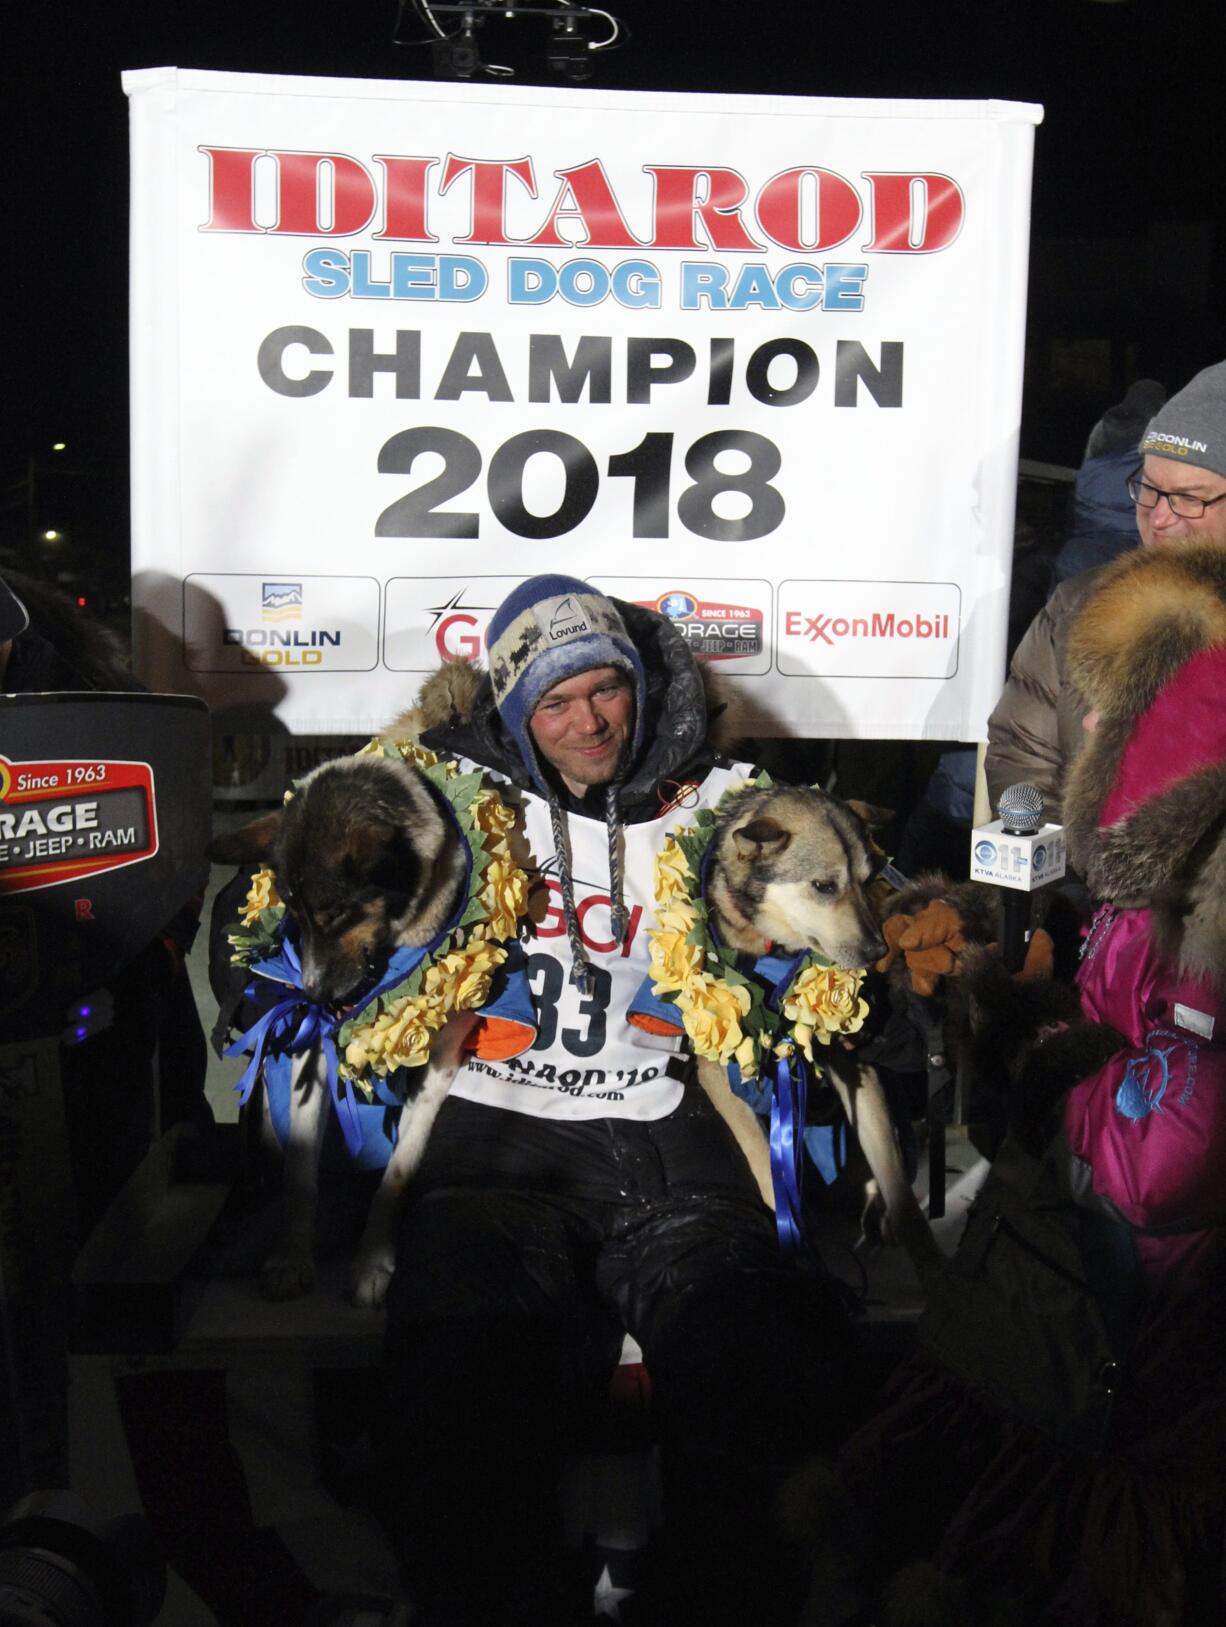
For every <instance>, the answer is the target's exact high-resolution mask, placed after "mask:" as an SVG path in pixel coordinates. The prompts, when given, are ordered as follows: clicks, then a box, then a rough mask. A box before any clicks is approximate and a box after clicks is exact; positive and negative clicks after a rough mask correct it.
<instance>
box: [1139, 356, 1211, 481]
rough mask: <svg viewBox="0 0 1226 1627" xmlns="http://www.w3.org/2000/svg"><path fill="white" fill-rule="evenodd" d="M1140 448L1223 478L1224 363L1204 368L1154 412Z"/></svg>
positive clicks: (1145, 451)
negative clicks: (1210, 471)
mask: <svg viewBox="0 0 1226 1627" xmlns="http://www.w3.org/2000/svg"><path fill="white" fill-rule="evenodd" d="M1140 451H1141V454H1142V456H1144V455H1145V454H1147V453H1148V454H1151V455H1152V456H1154V457H1159V458H1173V459H1175V460H1176V461H1177V462H1179V463H1191V464H1195V465H1196V467H1197V468H1198V469H1211V470H1212V471H1213V473H1214V474H1215V475H1221V476H1222V477H1223V479H1226V362H1215V363H1214V364H1213V366H1212V367H1206V368H1204V369H1203V371H1202V372H1199V373H1198V374H1197V375H1196V377H1195V378H1194V379H1193V380H1192V381H1191V383H1189V384H1185V385H1184V387H1183V389H1182V390H1179V391H1177V392H1176V393H1175V394H1174V395H1173V396H1172V397H1171V399H1170V400H1169V401H1168V402H1166V404H1165V405H1164V406H1163V407H1161V408H1160V409H1159V411H1158V412H1157V413H1155V414H1154V416H1153V417H1152V418H1151V419H1150V421H1149V427H1148V429H1146V431H1145V434H1144V435H1143V436H1142V437H1141V446H1140Z"/></svg>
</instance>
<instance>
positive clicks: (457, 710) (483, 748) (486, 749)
mask: <svg viewBox="0 0 1226 1627" xmlns="http://www.w3.org/2000/svg"><path fill="white" fill-rule="evenodd" d="M613 603H614V604H615V605H616V607H617V609H618V611H619V613H620V614H621V617H622V620H623V621H624V622H625V624H626V629H627V631H628V632H629V634H630V637H631V639H632V640H633V642H634V645H635V648H636V649H637V650H638V652H639V655H640V657H641V659H642V662H643V667H644V671H645V674H646V681H647V717H646V720H645V728H644V735H643V738H644V746H643V749H642V751H641V752H640V755H639V759H638V761H637V762H636V763H635V764H634V767H633V769H632V771H631V773H630V774H629V776H628V777H627V779H626V781H625V783H624V785H623V787H622V795H621V803H622V807H623V810H624V811H625V813H626V815H627V817H629V818H630V819H632V820H633V819H634V818H635V817H636V808H637V807H642V808H645V809H648V810H649V814H650V816H651V817H654V815H655V814H656V813H658V812H659V802H658V799H657V796H656V789H657V787H658V786H660V785H661V784H662V783H663V782H665V781H666V780H669V779H679V778H681V777H684V776H686V775H689V776H691V777H692V775H693V774H694V773H695V772H697V771H700V770H702V769H705V768H706V767H709V766H710V764H711V763H712V762H713V761H714V760H715V758H716V757H717V756H718V755H719V753H720V751H721V750H723V749H725V748H726V747H727V746H728V745H730V744H731V740H730V739H729V738H728V737H727V736H726V735H725V734H724V733H723V732H722V730H721V720H722V716H723V714H724V712H725V709H726V706H727V694H726V691H725V692H723V693H721V686H720V683H719V680H718V678H717V677H716V676H715V674H714V673H713V672H712V670H711V667H710V664H709V663H708V662H705V661H697V660H696V659H695V658H694V655H693V652H692V651H691V650H690V647H689V645H688V643H687V642H686V640H685V637H684V636H683V635H682V634H681V633H679V632H678V631H677V629H676V627H674V626H673V624H672V622H670V621H669V620H668V618H667V617H666V616H662V615H660V614H659V613H658V612H657V611H654V610H645V609H643V608H642V606H640V605H634V604H628V603H626V602H625V601H624V600H621V599H614V600H613ZM385 732H386V733H388V734H389V735H390V734H393V733H398V734H400V735H402V736H403V735H404V734H406V733H410V734H412V735H413V736H414V737H416V738H420V739H422V740H423V741H424V743H425V744H427V745H429V746H432V747H434V748H435V749H444V750H447V751H450V752H455V753H457V754H459V755H462V756H465V757H468V758H471V759H472V761H474V762H478V763H481V764H483V765H484V766H485V767H487V768H493V769H496V770H497V771H499V772H500V773H504V774H505V775H506V776H507V778H508V779H509V780H511V782H512V783H513V784H516V785H521V786H523V787H525V788H530V787H532V779H531V775H530V774H529V772H528V769H527V767H526V765H525V764H524V763H523V761H522V759H521V757H520V754H519V751H518V748H517V747H516V745H515V741H514V740H513V738H512V737H511V735H510V734H509V733H508V732H507V730H506V729H505V728H504V727H503V724H502V720H501V718H500V717H499V715H498V708H497V706H496V705H495V704H494V693H493V688H492V685H491V683H490V679H489V676H488V674H487V673H486V672H485V671H483V669H482V668H480V667H478V666H475V665H473V664H472V663H471V662H467V661H461V660H454V661H446V662H444V663H443V665H442V667H440V668H439V670H438V671H437V672H435V673H432V674H431V675H430V676H429V677H428V678H427V679H426V681H425V683H424V684H423V685H422V688H421V691H420V693H419V695H418V698H417V704H416V706H415V707H414V708H413V710H412V711H411V712H410V713H408V714H406V715H405V717H403V718H402V719H399V720H398V721H397V723H396V724H395V725H393V727H392V729H389V730H386V731H385ZM640 817H641V815H640Z"/></svg>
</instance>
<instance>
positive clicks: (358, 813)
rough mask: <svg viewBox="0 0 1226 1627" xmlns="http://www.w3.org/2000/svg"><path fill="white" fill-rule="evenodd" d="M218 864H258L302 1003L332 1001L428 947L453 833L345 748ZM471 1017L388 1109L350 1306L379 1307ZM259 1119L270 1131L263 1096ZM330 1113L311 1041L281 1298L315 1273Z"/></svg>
mask: <svg viewBox="0 0 1226 1627" xmlns="http://www.w3.org/2000/svg"><path fill="white" fill-rule="evenodd" d="M212 857H213V858H214V859H215V860H218V861H220V862H223V863H239V864H243V863H251V862H255V861H263V862H266V863H268V864H270V865H271V866H272V868H273V870H274V871H275V874H276V881H277V889H278V892H279V894H280V897H281V898H282V900H283V901H284V903H285V906H286V908H287V909H288V910H289V912H290V913H291V915H292V916H293V918H294V921H295V923H296V924H297V928H298V935H299V942H300V951H299V954H300V961H301V967H302V986H303V990H304V992H305V993H306V995H307V996H308V998H309V999H311V1000H313V1001H317V1002H319V1003H320V1004H324V1005H334V1006H343V1005H344V1004H345V1002H346V1001H347V1000H349V999H351V998H352V997H354V996H355V995H356V994H357V993H358V992H359V991H360V989H361V988H362V987H363V986H364V985H369V983H370V981H371V980H372V977H373V976H376V975H377V974H378V973H379V971H380V969H381V968H382V967H383V966H385V965H386V963H387V960H388V957H389V956H390V955H391V953H392V952H393V951H394V950H396V949H399V948H421V947H423V946H424V945H426V944H428V943H430V942H431V940H432V939H433V938H434V937H435V936H436V935H437V934H438V932H439V931H440V929H441V928H442V927H443V926H444V925H445V924H446V922H447V921H448V920H449V919H450V917H451V915H452V914H453V912H454V910H455V907H456V904H457V902H458V900H459V897H460V892H461V889H462V888H463V886H464V884H465V876H466V867H465V857H464V852H463V844H462V841H461V838H460V836H459V833H458V832H457V831H456V829H455V827H454V826H453V824H452V822H451V821H450V820H448V818H447V817H446V815H445V813H444V812H443V811H442V810H441V809H440V807H439V806H438V803H437V802H436V800H435V797H434V794H433V792H432V790H431V788H430V787H429V785H428V782H427V781H426V780H425V778H424V777H423V776H422V775H421V774H419V773H418V771H417V770H416V769H415V768H413V767H412V766H411V765H410V764H407V763H403V762H399V761H393V760H392V759H391V758H388V757H379V756H374V755H372V756H359V757H345V758H340V759H338V760H336V761H335V762H329V763H325V764H323V765H322V766H321V767H320V768H317V769H315V770H314V772H313V773H311V774H310V775H308V776H307V778H306V779H304V780H302V781H301V782H300V783H299V785H298V787H297V789H296V791H295V793H294V796H293V797H292V799H291V800H290V801H289V802H288V803H286V805H285V806H284V807H283V808H281V809H278V810H277V811H276V812H275V813H272V814H268V815H266V816H264V817H263V818H261V819H259V820H256V821H255V822H254V823H252V824H250V825H247V826H245V827H244V828H243V829H241V830H238V831H234V832H231V833H230V834H229V835H227V836H223V837H220V838H218V839H217V840H216V841H215V842H214V844H213V848H212ZM474 1021H475V1018H474V1017H473V1015H472V1014H471V1013H468V1012H463V1013H459V1014H457V1015H455V1016H453V1017H452V1018H451V1020H450V1021H449V1022H448V1023H447V1024H446V1025H445V1026H444V1027H443V1028H442V1029H440V1030H439V1032H438V1033H437V1034H436V1035H435V1037H434V1041H433V1044H432V1045H431V1049H430V1060H429V1063H428V1065H427V1066H426V1068H425V1070H424V1073H423V1074H422V1076H421V1077H420V1079H419V1080H417V1081H416V1082H415V1088H414V1089H413V1093H412V1095H411V1096H410V1097H409V1099H408V1100H407V1101H406V1102H405V1104H404V1106H403V1107H402V1109H401V1112H400V1119H399V1124H398V1129H397V1136H396V1144H395V1147H394V1149H393V1151H392V1155H391V1158H390V1160H389V1162H388V1164H387V1166H386V1168H385V1169H384V1172H383V1176H382V1179H381V1181H380V1184H379V1187H378V1190H377V1191H376V1193H375V1196H374V1199H373V1202H372V1204H371V1208H370V1213H369V1216H368V1218H367V1221H366V1225H365V1229H364V1231H363V1233H362V1238H361V1241H360V1243H359V1244H358V1250H357V1255H356V1258H355V1261H354V1265H353V1268H352V1274H351V1281H350V1294H351V1298H352V1299H353V1300H354V1302H355V1303H356V1304H359V1305H368V1306H374V1305H381V1304H382V1303H383V1300H384V1297H385V1295H386V1293H387V1285H388V1283H389V1281H390V1280H391V1276H392V1272H393V1269H394V1243H395V1222H396V1216H397V1212H398V1209H399V1206H400V1201H401V1198H402V1196H403V1193H404V1190H405V1187H406V1185H407V1183H408V1181H409V1179H410V1177H411V1176H412V1174H413V1172H414V1170H415V1169H416V1168H417V1166H418V1164H419V1163H420V1162H421V1156H422V1153H423V1151H424V1150H425V1145H426V1141H427V1139H428V1138H429V1134H430V1130H431V1128H432V1126H433V1123H434V1119H435V1117H436V1116H437V1113H438V1110H439V1107H440V1106H441V1105H442V1102H443V1099H444V1097H445V1096H446V1094H447V1092H448V1090H449V1089H450V1088H451V1083H452V1080H453V1079H454V1078H455V1075H456V1072H457V1070H458V1068H459V1065H460V1062H461V1059H462V1050H463V1043H464V1040H465V1039H466V1038H467V1036H468V1033H469V1031H470V1029H471V1027H472V1025H473V1022H474ZM263 1110H264V1128H265V1131H266V1134H267V1136H268V1139H269V1140H270V1141H275V1137H273V1135H272V1129H271V1121H270V1116H269V1111H268V1099H267V1092H265V1093H264V1108H263ZM330 1112H331V1108H330V1104H329V1089H328V1083H327V1075H326V1069H325V1065H324V1059H323V1056H322V1054H321V1050H320V1047H319V1045H318V1044H316V1045H315V1046H314V1047H312V1048H311V1049H310V1050H308V1051H306V1052H303V1053H302V1054H301V1055H299V1056H296V1057H295V1058H294V1059H293V1071H292V1078H291V1087H290V1099H289V1134H288V1138H287V1142H286V1147H285V1167H284V1198H283V1216H282V1223H281V1229H280V1234H279V1236H278V1238H277V1241H276V1242H275V1244H274V1246H273V1249H272V1251H271V1253H270V1254H269V1255H268V1257H267V1258H266V1259H265V1261H264V1264H263V1267H262V1270H261V1273H260V1285H261V1288H262V1290H263V1292H264V1293H265V1295H266V1296H267V1297H268V1298H270V1299H292V1298H295V1297H296V1296H298V1295H299V1294H304V1293H307V1292H309V1291H310V1289H311V1288H312V1287H313V1285H314V1282H315V1264H314V1252H315V1229H316V1214H317V1209H318V1195H319V1193H318V1189H319V1164H320V1154H321V1151H322V1148H323V1142H324V1133H325V1131H326V1129H327V1124H328V1118H329V1115H330Z"/></svg>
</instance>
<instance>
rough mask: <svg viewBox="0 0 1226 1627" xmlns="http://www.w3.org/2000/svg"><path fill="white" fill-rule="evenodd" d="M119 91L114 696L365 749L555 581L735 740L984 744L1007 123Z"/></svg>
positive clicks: (959, 116)
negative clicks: (660, 657) (728, 699)
mask: <svg viewBox="0 0 1226 1627" xmlns="http://www.w3.org/2000/svg"><path fill="white" fill-rule="evenodd" d="M124 88H125V90H126V91H127V93H128V95H129V98H130V107H131V124H132V356H133V368H132V380H133V403H132V428H133V437H132V439H133V482H132V491H133V569H134V605H135V634H136V646H137V657H138V662H139V664H140V670H141V673H142V676H143V677H144V678H145V679H146V680H147V681H148V682H150V683H151V684H153V685H154V686H155V687H156V688H158V689H161V690H174V689H186V690H189V691H193V692H195V693H198V694H201V695H203V696H205V697H206V698H207V699H208V700H209V701H210V703H211V704H212V706H213V707H214V709H215V713H216V714H218V716H219V719H220V726H221V727H222V728H223V729H228V730H235V731H238V730H241V729H243V728H250V729H253V730H256V731H267V729H268V728H269V727H270V726H271V727H277V728H285V729H289V730H291V731H294V732H300V733H319V734H328V733H354V732H360V731H362V730H366V729H371V728H377V727H380V726H382V725H383V724H385V723H386V722H387V721H388V720H389V719H390V718H392V717H394V716H395V715H396V714H397V713H398V712H399V711H401V710H403V709H404V708H405V707H406V706H407V705H409V704H410V702H411V700H412V698H413V696H414V695H415V693H416V690H417V688H418V686H419V684H420V682H421V679H422V677H423V675H424V674H425V673H426V672H428V671H430V670H432V669H433V668H434V667H435V666H436V665H437V664H438V662H439V660H440V658H441V657H443V656H445V655H459V656H464V657H479V656H480V654H481V651H482V637H483V633H484V629H485V627H486V624H487V623H488V620H489V617H490V615H491V614H492V611H493V610H494V608H495V607H496V606H497V605H498V603H499V602H500V600H501V599H502V598H503V596H504V595H505V594H506V593H507V591H508V590H509V589H510V588H512V587H513V586H514V585H515V584H516V583H517V582H518V581H520V580H522V579H523V578H524V577H526V576H529V575H533V574H535V573H537V572H539V571H554V570H556V571H565V572H567V573H569V574H571V575H576V576H582V577H585V578H588V579H590V580H591V581H592V582H594V583H595V584H596V585H597V586H599V587H600V588H602V589H604V590H605V591H607V592H609V593H612V594H614V595H616V596H618V597H620V598H623V599H630V600H633V601H635V602H636V603H640V604H649V605H653V606H657V607H658V608H659V609H661V610H662V611H663V612H664V613H665V614H666V615H668V616H670V617H672V618H673V619H674V621H675V622H676V624H677V626H678V628H679V629H680V630H681V631H682V632H683V633H684V635H685V637H686V638H687V639H689V640H690V641H691V643H692V646H693V648H694V650H695V651H696V652H697V653H698V654H700V655H701V656H702V657H703V658H705V659H706V660H709V661H713V662H716V663H718V665H719V667H720V669H721V672H722V673H723V674H724V675H726V676H727V677H728V678H729V679H730V680H731V687H732V689H733V692H734V695H735V701H734V706H735V708H736V712H737V719H738V722H739V723H740V725H741V726H742V728H743V729H744V731H745V732H754V733H757V734H760V735H778V734H795V735H800V736H815V737H835V738H838V737H868V738H894V739H899V738H921V737H927V738H935V739H964V740H972V739H979V738H982V737H983V735H984V732H985V724H986V718H987V713H988V712H989V710H990V709H991V707H992V705H993V704H994V703H995V701H996V698H997V695H998V693H999V690H1000V685H1001V681H1002V677H1003V669H1004V642H1005V621H1006V612H1007V606H1008V592H1009V569H1010V558H1011V546H1012V526H1013V512H1014V502H1015V487H1016V476H1017V441H1018V423H1019V416H1020V401H1021V377H1022V348H1023V329H1024V320H1025V287H1026V253H1027V239H1028V224H1029V196H1030V166H1031V154H1032V145H1033V127H1034V125H1035V124H1036V123H1037V122H1038V120H1039V118H1040V117H1041V110H1040V109H1038V108H1036V107H1032V106H1029V105H1024V104H1019V103H1005V102H913V101H888V102H886V101H835V100H821V99H808V98H804V99H797V98H783V97H778V98H776V97H716V96H690V95H656V94H647V93H642V94H638V93H622V92H618V93H610V92H600V91H591V90H572V89H561V88H556V89H554V88H547V87H540V86H531V87H507V86H484V85H471V84H458V83H414V82H400V81H395V82H390V81H389V82H384V81H368V80H327V79H291V78H277V77H268V76H260V75H244V74H221V73H202V72H201V73H197V72H188V71H184V70H179V69H174V68H162V69H148V70H141V71H139V72H131V73H127V74H125V75H124ZM274 716H275V719H276V720H277V721H276V723H275V724H272V723H271V722H270V720H271V719H273V718H274Z"/></svg>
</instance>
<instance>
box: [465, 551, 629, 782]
mask: <svg viewBox="0 0 1226 1627" xmlns="http://www.w3.org/2000/svg"><path fill="white" fill-rule="evenodd" d="M486 646H487V648H488V650H489V670H490V682H491V684H492V685H493V688H494V703H495V705H496V706H497V707H498V712H499V715H500V716H501V718H502V721H503V723H504V724H505V725H506V728H507V729H508V731H509V732H510V734H511V736H512V738H513V739H514V741H515V743H516V745H517V746H518V747H519V751H520V755H521V757H522V758H523V760H524V763H525V765H526V767H527V768H528V770H529V772H530V773H531V775H532V778H533V779H534V780H535V781H536V783H537V784H538V785H539V786H540V788H541V789H542V790H543V791H547V789H548V788H547V786H546V784H545V781H544V778H543V774H542V770H541V767H540V764H539V763H538V761H537V757H536V751H535V749H534V746H533V742H532V733H531V730H530V729H529V727H528V725H529V723H530V721H531V719H532V714H533V712H534V711H535V710H536V706H537V702H538V701H540V699H541V698H542V696H543V695H544V694H545V692H546V691H547V690H550V689H552V688H553V686H554V685H555V684H560V683H562V682H563V681H564V680H565V679H567V678H574V677H577V676H578V675H579V673H581V672H590V671H591V670H592V668H593V667H620V668H621V669H622V671H623V672H625V673H627V674H628V675H629V677H630V680H631V683H632V684H633V686H634V739H633V742H632V744H631V748H630V749H631V756H634V755H635V754H636V753H637V752H638V749H639V744H640V742H641V740H642V734H643V713H644V709H645V706H644V703H645V701H646V695H647V680H646V678H645V676H644V673H643V663H642V661H641V659H640V658H639V652H638V651H637V650H636V649H635V647H634V643H633V641H632V640H631V638H630V635H629V633H627V631H626V624H625V622H623V621H622V619H621V616H620V615H619V613H618V611H617V607H616V606H615V605H614V603H613V601H612V600H611V599H606V598H605V596H604V594H603V593H598V592H597V591H596V589H595V588H593V587H591V586H590V585H589V584H588V583H587V582H582V581H580V580H579V578H578V577H575V576H532V577H529V578H528V580H527V581H526V582H523V583H521V584H520V586H519V587H517V588H515V589H514V590H513V591H512V592H510V593H508V594H507V596H506V598H505V599H504V600H503V601H502V604H501V605H500V606H499V607H498V610H497V611H496V613H495V615H494V616H493V618H492V620H491V621H490V625H489V631H488V633H487V634H486Z"/></svg>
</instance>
